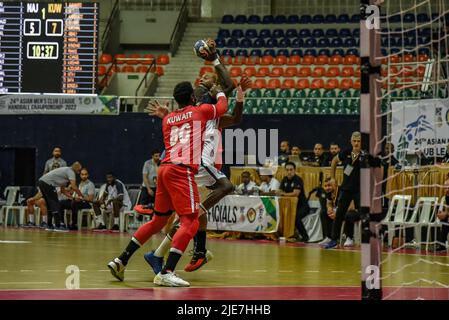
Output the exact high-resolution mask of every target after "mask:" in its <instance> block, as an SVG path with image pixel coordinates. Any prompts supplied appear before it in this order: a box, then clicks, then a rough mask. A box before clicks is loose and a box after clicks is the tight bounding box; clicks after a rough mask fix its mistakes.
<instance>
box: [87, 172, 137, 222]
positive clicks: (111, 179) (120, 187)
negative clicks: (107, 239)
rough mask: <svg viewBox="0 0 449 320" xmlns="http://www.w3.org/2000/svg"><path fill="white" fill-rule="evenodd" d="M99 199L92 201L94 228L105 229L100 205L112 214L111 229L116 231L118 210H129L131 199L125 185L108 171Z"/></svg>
mask: <svg viewBox="0 0 449 320" xmlns="http://www.w3.org/2000/svg"><path fill="white" fill-rule="evenodd" d="M100 194H101V196H100V199H99V200H98V201H94V203H93V206H92V207H93V209H94V211H95V223H96V228H95V230H97V231H98V230H105V229H106V224H105V222H104V219H103V215H102V210H101V207H104V209H103V211H104V212H105V213H107V214H111V213H112V214H113V217H114V221H113V222H114V224H113V227H112V229H111V230H113V231H118V230H119V229H120V228H119V217H120V210H123V209H125V210H131V206H132V205H131V201H130V199H129V195H128V191H127V190H126V187H125V185H124V184H123V182H121V181H120V180H119V179H116V178H115V176H114V174H113V173H111V172H109V173H107V174H106V183H105V184H103V185H102V186H101V190H100Z"/></svg>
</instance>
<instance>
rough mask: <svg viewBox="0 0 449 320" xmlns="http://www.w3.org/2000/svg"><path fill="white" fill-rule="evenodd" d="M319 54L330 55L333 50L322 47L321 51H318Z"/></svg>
mask: <svg viewBox="0 0 449 320" xmlns="http://www.w3.org/2000/svg"><path fill="white" fill-rule="evenodd" d="M318 55H319V56H329V57H330V55H331V51H330V50H329V49H327V48H326V49H320V51H318Z"/></svg>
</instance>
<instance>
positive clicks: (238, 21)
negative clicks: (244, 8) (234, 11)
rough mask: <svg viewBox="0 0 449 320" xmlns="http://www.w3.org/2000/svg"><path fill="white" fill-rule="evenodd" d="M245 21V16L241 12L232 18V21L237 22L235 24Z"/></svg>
mask: <svg viewBox="0 0 449 320" xmlns="http://www.w3.org/2000/svg"><path fill="white" fill-rule="evenodd" d="M246 22H247V20H246V16H244V15H243V14H239V15H237V16H236V17H235V19H234V23H237V24H243V23H246Z"/></svg>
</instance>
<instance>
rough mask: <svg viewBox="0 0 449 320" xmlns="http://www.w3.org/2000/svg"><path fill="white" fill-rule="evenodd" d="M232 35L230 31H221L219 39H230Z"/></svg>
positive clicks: (219, 31)
mask: <svg viewBox="0 0 449 320" xmlns="http://www.w3.org/2000/svg"><path fill="white" fill-rule="evenodd" d="M230 37H231V33H230V32H229V30H228V29H220V30H218V38H230Z"/></svg>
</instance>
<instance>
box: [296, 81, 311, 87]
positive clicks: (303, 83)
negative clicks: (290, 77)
mask: <svg viewBox="0 0 449 320" xmlns="http://www.w3.org/2000/svg"><path fill="white" fill-rule="evenodd" d="M309 87H310V82H309V79H299V80H298V81H297V82H296V89H307V88H309Z"/></svg>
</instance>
